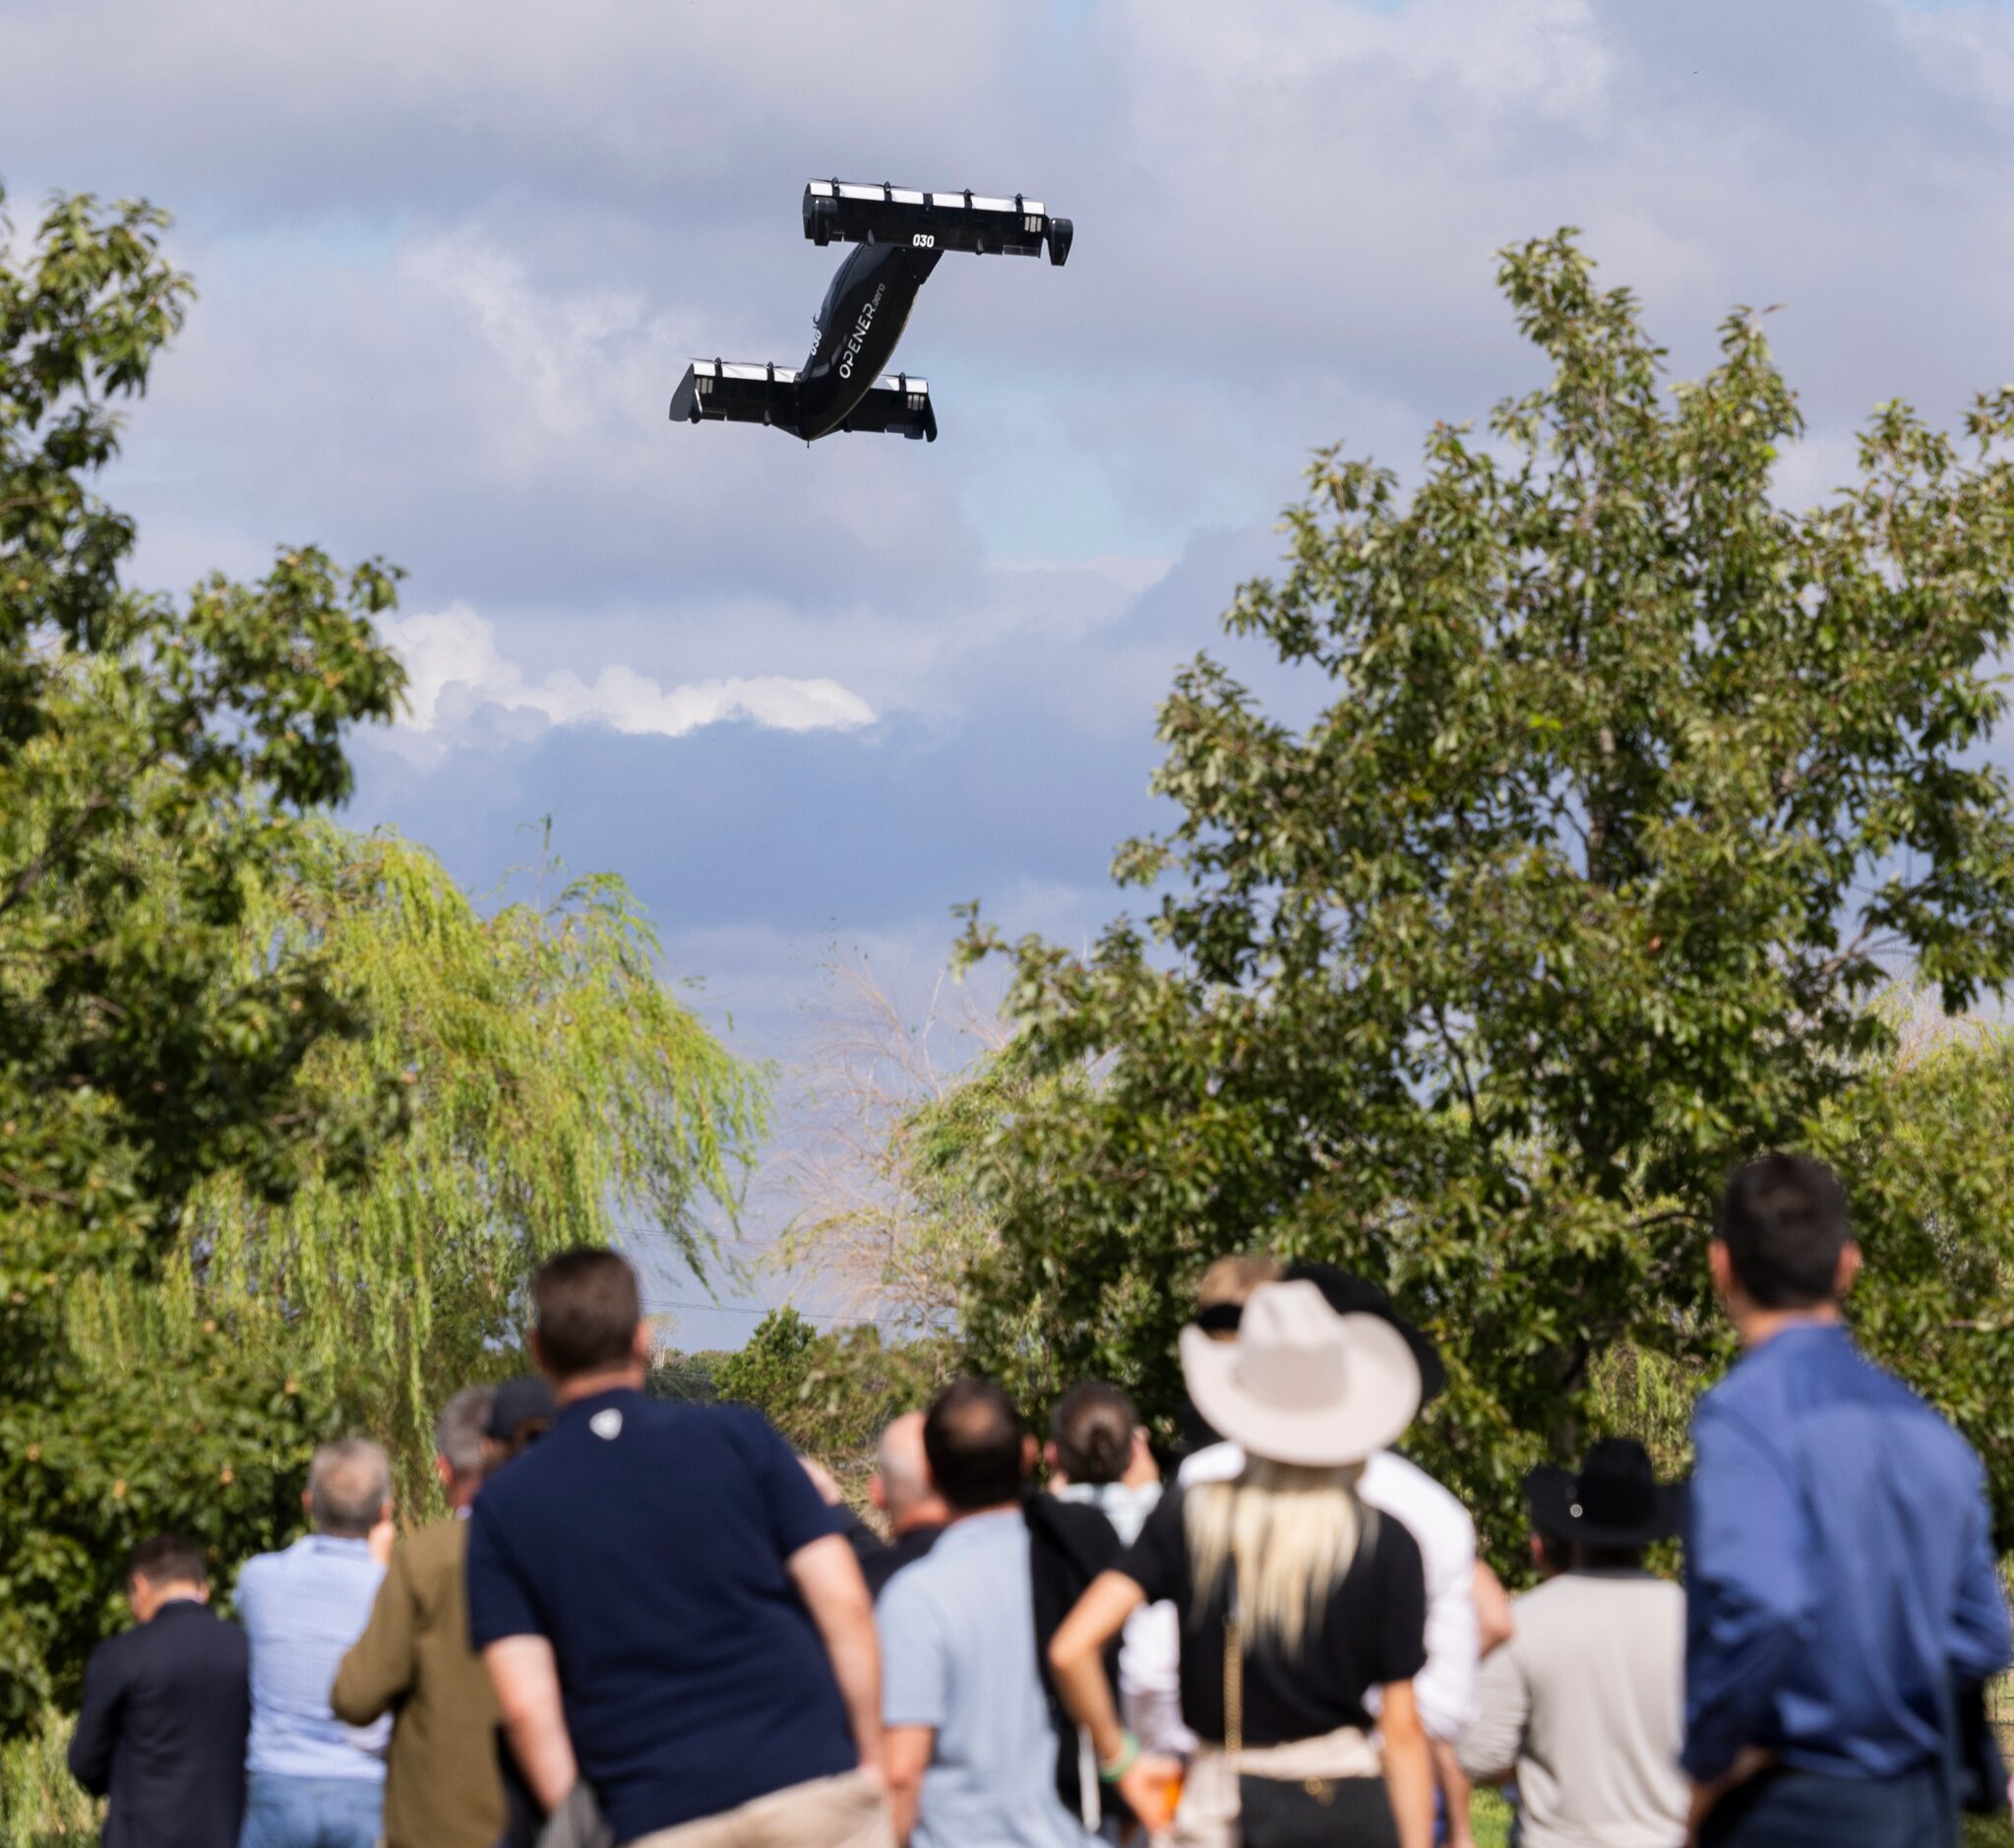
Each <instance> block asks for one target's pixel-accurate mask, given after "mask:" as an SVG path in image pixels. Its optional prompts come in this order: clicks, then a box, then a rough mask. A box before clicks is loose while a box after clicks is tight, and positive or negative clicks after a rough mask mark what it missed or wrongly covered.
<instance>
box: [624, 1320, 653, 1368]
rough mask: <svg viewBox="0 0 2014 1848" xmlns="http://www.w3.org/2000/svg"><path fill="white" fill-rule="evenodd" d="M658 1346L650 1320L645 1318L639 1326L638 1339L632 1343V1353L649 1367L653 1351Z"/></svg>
mask: <svg viewBox="0 0 2014 1848" xmlns="http://www.w3.org/2000/svg"><path fill="white" fill-rule="evenodd" d="M656 1345H657V1341H656V1337H655V1335H654V1334H653V1333H652V1331H651V1327H650V1319H649V1317H647V1316H645V1317H644V1318H643V1320H642V1321H641V1322H640V1323H638V1324H637V1338H636V1339H635V1340H634V1341H632V1342H631V1343H630V1352H631V1353H632V1354H634V1355H635V1356H636V1357H637V1359H638V1360H640V1361H641V1362H642V1363H643V1365H644V1366H646V1367H647V1366H649V1364H650V1354H651V1350H652V1349H653V1348H655V1347H656Z"/></svg>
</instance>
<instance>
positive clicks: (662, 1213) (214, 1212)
mask: <svg viewBox="0 0 2014 1848" xmlns="http://www.w3.org/2000/svg"><path fill="white" fill-rule="evenodd" d="M545 870H546V871H548V872H550V871H551V870H552V869H551V868H550V867H548V868H547V869H545ZM310 947H312V948H313V949H314V950H315V952H316V953H317V954H319V955H321V956H322V957H323V958H324V959H325V960H326V963H327V965H328V967H329V968H330V970H331V971H332V973H333V974H334V975H335V976H336V978H337V979H338V980H339V981H340V983H341V984H342V987H343V990H344V992H345V993H346V994H347V995H349V996H350V997H351V998H352V1000H353V1003H354V1005H355V1006H356V1007H357V1008H358V1009H359V1011H360V1013H361V1016H362V1017H363V1019H364V1021H365V1022H366V1026H365V1030H364V1031H363V1033H362V1034H361V1035H359V1036H358V1037H356V1038H353V1039H345V1040H340V1041H328V1042H325V1043H324V1044H323V1045H322V1046H320V1047H318V1048H317V1050H316V1052H315V1053H314V1055H313V1056H312V1058H311V1060H310V1062H309V1070H308V1074H307V1076H308V1078H309V1079H310V1080H311V1081H312V1082H314V1083H315V1085H316V1086H317V1088H318V1089H319V1090H320V1091H321V1092H322V1093H323V1094H325V1095H327V1096H330V1097H332V1098H335V1099H337V1100H352V1099H362V1098H367V1097H369V1096H371V1095H373V1094H375V1093H376V1092H377V1091H379V1090H380V1089H382V1088H383V1087H384V1086H386V1085H388V1084H397V1085H399V1086H400V1087H402V1089H403V1090H404V1093H405V1096H406V1099H407V1102H408V1104H409V1112H408V1114H409V1117H410V1126H409V1128H408V1129H407V1131H406V1132H405V1134H404V1135H403V1136H402V1137H401V1138H400V1139H399V1140H397V1143H395V1144H394V1145H392V1146H391V1147H389V1148H387V1149H386V1150H385V1151H384V1152H383V1153H382V1154H381V1155H380V1157H379V1159H378V1160H377V1161H376V1162H375V1163H374V1164H373V1165H372V1169H371V1172H370V1174H369V1175H368V1176H367V1177H365V1178H364V1179H362V1180H361V1181H351V1180H348V1179H346V1178H345V1177H343V1176H341V1175H339V1174H336V1173H333V1172H327V1171H324V1170H322V1169H319V1168H311V1169H310V1171H309V1172H308V1174H307V1176H306V1178H305V1180H304V1182H303V1185H302V1186H301V1187H300V1188H299V1189H298V1190H297V1191H296V1192H295V1193H294V1194H293V1195H292V1196H291V1197H290V1198H289V1199H288V1200H286V1201H283V1202H278V1203H274V1202H270V1201H264V1200H262V1199H261V1198H260V1197H259V1196H258V1194H257V1193H256V1192H255V1191H254V1190H252V1189H251V1188H249V1187H248V1186H246V1185H245V1183H244V1181H243V1179H242V1177H240V1176H239V1175H237V1174H225V1175H219V1176H217V1177H215V1178H214V1180H212V1181H211V1182H209V1183H207V1184H206V1185H205V1186H204V1187H203V1188H201V1189H200V1190H198V1192H197V1193H196V1194H195V1195H194V1196H192V1198H191V1201H190V1205H189V1209H188V1212H187V1214H186V1223H185V1229H184V1232H183V1235H182V1236H181V1237H180V1238H179V1239H178V1241H177V1243H176V1245H175V1247H174V1249H173V1251H172V1254H171V1255H170V1257H169V1259H168V1260H167V1262H166V1263H164V1264H163V1265H162V1266H161V1267H160V1270H159V1273H158V1275H157V1277H155V1278H153V1279H150V1280H148V1281H147V1282H145V1283H141V1284H135V1283H132V1282H129V1281H127V1280H126V1279H123V1278H118V1277H114V1278H108V1279H95V1280H93V1281H92V1283H91V1284H90V1285H88V1286H87V1287H85V1288H84V1289H82V1290H80V1291H79V1292H78V1293H77V1294H76V1296H75V1297H74V1299H73V1303H72V1308H71V1314H70V1327H71V1331H72V1339H73V1342H74V1343H75V1344H76V1345H77V1347H78V1348H79V1349H80V1351H82V1352H84V1353H86V1354H88V1355H90V1356H91V1357H92V1359H94V1360H96V1361H99V1362H101V1363H102V1364H104V1365H106V1366H119V1367H132V1366H136V1365H146V1364H148V1363H149V1361H150V1360H151V1359H152V1358H153V1356H155V1355H159V1354H162V1353H168V1354H173V1353H178V1352H181V1351H183V1350H184V1348H185V1347H186V1345H187V1344H188V1343H189V1341H190V1340H191V1339H192V1338H193V1337H194V1336H195V1335H196V1334H197V1333H199V1332H200V1331H201V1329H202V1328H203V1327H204V1326H205V1325H206V1324H217V1325H220V1326H222V1327H224V1328H227V1329H228V1330H229V1331H230V1334H231V1338H232V1341H233V1344H234V1345H235V1346H236V1347H238V1348H239V1349H240V1350H241V1351H244V1352H246V1353H248V1354H256V1355H260V1356H264V1357H266V1359H267V1360H268V1362H269V1366H270V1370H271V1371H273V1372H275V1374H277V1375H279V1376H281V1377H292V1378H293V1379H295V1380H296V1381H300V1380H303V1379H312V1380H314V1381H315V1382H316V1393H317V1398H318V1402H321V1403H326V1404H332V1405H334V1406H336V1407H338V1408H339V1409H340V1411H341V1414H342V1416H343V1418H344V1419H345V1420H346V1421H347V1422H348V1423H349V1424H350V1425H351V1426H353V1427H356V1428H360V1429H363V1430H367V1431H369V1432H371V1433H372V1434H374V1435H375V1436H377V1437H379V1438H381V1439H383V1440H385V1441H386V1442H387V1443H389V1444H391V1445H392V1447H393V1448H394V1450H395V1453H396V1454H397V1457H398V1459H399V1461H400V1463H401V1465H402V1467H401V1471H400V1477H401V1483H402V1485H403V1489H404V1493H405V1495H406V1497H407V1499H408V1502H417V1503H420V1504H422V1505H424V1502H425V1501H426V1499H427V1498H430V1496H431V1493H432V1484H431V1475H430V1469H429V1463H430V1459H431V1456H432V1440H431V1430H432V1420H433V1415H434V1413H435V1411H437V1410H438V1408H439V1406H440V1403H441V1401H442V1400H443V1399H445V1398H446V1397H447V1396H448V1394H449V1393H451V1392H453V1391H455V1390H456V1389H457V1388H458V1387H459V1386H464V1385H466V1384H468V1383H469V1381H471V1380H473V1379H478V1378H487V1377H494V1376H498V1375H500V1374H504V1373H509V1372H514V1371H521V1370H522V1369H523V1367H524V1365H525V1361H524V1357H523V1352H522V1346H521V1328H522V1324H523V1316H524V1310H525V1298H524V1291H525V1285H526V1282H527V1280H528V1278H529V1276H530V1274H531V1271H532V1270H533V1268H535V1266H536V1265H537V1263H538V1262H539V1261H540V1260H541V1259H543V1258H545V1257H548V1256H550V1255H551V1254H552V1253H553V1252H555V1251H558V1250H561V1249H563V1248H565V1247H566V1246H569V1245H575V1244H602V1243H612V1242H615V1241H617V1240H619V1239H621V1238H622V1237H623V1235H624V1233H625V1232H626V1231H628V1230H630V1229H632V1228H641V1229H642V1231H643V1232H644V1233H645V1234H647V1236H645V1237H640V1238H638V1239H636V1240H634V1241H633V1249H634V1255H635V1256H637V1257H638V1259H639V1260H640V1262H641V1263H643V1264H644V1265H645V1267H646V1269H647V1267H648V1265H649V1264H650V1263H651V1262H652V1261H653V1258H654V1259H657V1260H664V1261H675V1262H677V1263H679V1264H680V1265H681V1267H682V1268H684V1269H687V1270H690V1271H692V1272H695V1273H701V1274H703V1271H704V1268H705V1265H706V1263H708V1262H709V1260H710V1259H711V1257H712V1256H713V1252H714V1240H713V1235H712V1233H711V1231H710V1230H709V1229H708V1225H707V1221H706V1219H705V1218H704V1216H703V1209H704V1208H705V1207H707V1206H708V1205H710V1206H712V1207H713V1208H715V1209H716V1210H721V1211H726V1212H732V1210H733V1209H734V1206H735V1204H736V1201H737V1200H738V1198H739V1192H740V1183H741V1177H742V1174H743V1172H744V1170H745V1169H746V1167H747V1165H748V1163H749V1162H750V1160H751V1159H752V1156H753V1150H754V1148H755V1145H756V1144H757V1142H759V1141H760V1140H761V1137H762V1135H763V1128H764V1123H765V1104H764V1095H763V1080H762V1077H761V1075H760V1074H759V1073H758V1072H756V1071H755V1070H753V1069H752V1068H750V1067H748V1066H745V1065H744V1064H742V1063H741V1062H740V1061H739V1060H737V1059H735V1058H734V1057H733V1056H732V1055H730V1054H729V1053H728V1052H727V1051H726V1050H725V1048H723V1047H722V1046H721V1045H720V1043H719V1042H718V1041H717V1040H716V1039H715V1038H714V1037H713V1036H712V1034H711V1033H710V1032H709V1031H708V1030H707V1029H706V1027H705V1026H704V1025H703V1024H702V1022H701V1021H700V1020H699V1018H698V1017H697V1016H695V1015H694V1014H693V1013H692V1011H691V1010H690V1009H688V1008H686V1007H685V1006H683V1005H682V1004H681V1003H680V1002H679V1001H678V999H677V998H676V997H675V996H674V995H673V994H672V993H671V991H670V990H668V989H667V988H666V987H665V986H664V984H663V982H662V981H661V980H660V979H659V977H658V974H657V971H656V967H655V963H656V958H657V955H658V944H657V940H656V938H655V936H654V935H653V934H652V932H651V931H650V929H649V926H648V924H647V923H646V922H645V920H644V919H643V918H642V916H641V913H640V912H639V911H638V909H637V907H636V904H635V901H634V899H633V898H632V897H631V894H630V893H629V890H628V888H627V887H626V886H625V885H624V884H623V883H622V881H621V880H620V879H617V878H615V877H614V876H612V875H597V876H594V877H591V878H586V879H580V880H575V881H571V882H568V883H567V884H565V885H564V887H563V888H562V889H561V890H560V891H559V892H558V893H557V894H556V895H555V896H554V897H553V898H552V899H551V900H550V901H539V900H537V899H536V898H534V899H532V900H527V901H523V902H517V903H508V904H502V905H499V906H496V907H493V908H490V909H483V908H480V907H478V906H477V905H476V904H474V903H473V902H472V901H471V900H470V899H469V897H468V896H467V894H465V893H462V892H461V891H460V890H459V888H458V887H457V886H456V885H455V883H454V882H453V881H452V880H451V879H449V877H448V876H447V874H446V872H445V871H444V870H443V869H442V867H441V866H440V864H439V862H438V861H437V860H436V859H435V858H434V857H433V855H432V854H430V853H429V852H427V851H426V850H425V849H424V848H422V847H419V846H416V845H414V844H412V843H411V842H409V841H405V840H402V839H399V838H398V837H397V836H396V835H390V834H377V835H373V836H370V837H369V838H363V839H360V838H358V837H357V836H355V835H352V834H347V833H345V832H342V831H340V830H338V829H336V828H333V827H331V826H329V825H327V824H326V823H325V824H316V825H313V826H310V827H307V828H304V829H303V830H302V831H301V833H300V836H299V838H298V840H297V842H296V847H295V852H294V854H293V856H292V858H291V861H290V864H289V867H288V869H287V877H286V879H285V880H284V881H283V882H281V883H276V884H275V885H273V886H272V887H269V888H266V889H263V890H261V891H259V892H258V893H256V894H255V896H254V898H253V901H252V903H251V905H250V907H249V909H248V912H247V917H246V921H245V928H244V931H243V933H242V935H241V938H240V955H242V956H243V957H244V958H245V959H247V960H250V959H254V958H257V957H264V956H267V955H272V954H273V953H274V951H275V948H277V949H278V950H279V951H280V953H281V954H292V953H296V952H301V953H304V952H306V951H307V950H308V949H309V948H310Z"/></svg>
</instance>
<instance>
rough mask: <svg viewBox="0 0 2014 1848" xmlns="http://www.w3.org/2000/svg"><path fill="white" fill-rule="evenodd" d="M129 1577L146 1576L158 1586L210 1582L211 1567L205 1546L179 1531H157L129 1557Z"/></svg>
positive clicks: (145, 1577) (127, 1570) (205, 1583)
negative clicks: (205, 1554) (202, 1546)
mask: <svg viewBox="0 0 2014 1848" xmlns="http://www.w3.org/2000/svg"><path fill="white" fill-rule="evenodd" d="M126 1576H127V1577H128V1578H129V1579H132V1578H144V1579H145V1580H146V1581H147V1582H148V1583H149V1584H150V1585H153V1586H154V1587H155V1588H156V1589H158V1588H159V1587H161V1586H163V1585H207V1584H209V1582H210V1566H209V1564H208V1562H207V1561H206V1560H205V1559H204V1557H203V1549H202V1548H201V1547H200V1546H198V1545H197V1544H196V1542H195V1541H193V1540H189V1539H185V1538H184V1537H183V1536H182V1535H181V1534H178V1533H157V1534H155V1535H154V1536H153V1539H152V1540H143V1541H141V1543H140V1544H139V1545H138V1546H137V1547H135V1548H134V1549H133V1551H132V1552H131V1553H129V1554H128V1555H127V1556H126Z"/></svg>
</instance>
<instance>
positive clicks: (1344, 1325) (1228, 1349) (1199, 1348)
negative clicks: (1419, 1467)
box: [1182, 1281, 1420, 1468]
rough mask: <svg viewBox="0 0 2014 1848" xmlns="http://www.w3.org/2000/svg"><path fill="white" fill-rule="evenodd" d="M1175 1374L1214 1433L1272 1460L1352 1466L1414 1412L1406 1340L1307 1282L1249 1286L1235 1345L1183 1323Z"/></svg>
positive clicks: (1415, 1385)
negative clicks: (1342, 1310) (1337, 1305)
mask: <svg viewBox="0 0 2014 1848" xmlns="http://www.w3.org/2000/svg"><path fill="white" fill-rule="evenodd" d="M1182 1377H1183V1379H1184V1380H1185V1381H1187V1382H1188V1384H1189V1396H1190V1398H1191V1399H1192V1400H1194V1402H1195V1408H1196V1410H1197V1411H1199V1412H1200V1413H1201V1414H1202V1415H1203V1417H1204V1418H1206V1419H1207V1420H1208V1421H1209V1422H1210V1424H1211V1425H1212V1426H1213V1427H1214V1428H1215V1429H1216V1430H1218V1431H1219V1432H1221V1433H1222V1434H1223V1435H1224V1436H1225V1437H1227V1438H1232V1439H1235V1440H1236V1441H1237V1442H1238V1443H1240V1444H1242V1445H1243V1446H1244V1447H1245V1448H1246V1449H1247V1451H1248V1452H1250V1453H1251V1455H1253V1456H1260V1457H1265V1458H1267V1459H1268V1460H1270V1461H1272V1462H1276V1463H1303V1464H1307V1465H1309V1466H1311V1467H1313V1468H1334V1467H1336V1466H1338V1465H1340V1464H1343V1463H1361V1462H1362V1461H1363V1460H1364V1459H1365V1458H1366V1457H1367V1456H1369V1455H1371V1453H1372V1452H1373V1450H1381V1449H1383V1448H1384V1447H1385V1446H1386V1445H1387V1444H1389V1443H1391V1442H1392V1440H1393V1439H1394V1438H1396V1437H1397V1436H1398V1435H1399V1433H1400V1432H1402V1431H1403V1430H1405V1428H1406V1427H1407V1426H1408V1425H1409V1424H1411V1423H1412V1422H1413V1414H1414V1413H1415V1412H1417V1411H1418V1410H1419V1409H1420V1363H1419V1362H1418V1361H1417V1360H1415V1359H1414V1358H1413V1350H1412V1349H1411V1348H1410V1347H1408V1346H1407V1345H1406V1337H1405V1336H1404V1335H1403V1334H1401V1333H1400V1332H1399V1331H1398V1330H1397V1329H1396V1328H1394V1327H1393V1326H1392V1325H1391V1324H1390V1323H1388V1322H1386V1321H1385V1320H1384V1319H1383V1318H1382V1317H1380V1316H1371V1315H1360V1316H1339V1315H1337V1314H1336V1312H1335V1311H1334V1310H1332V1309H1331V1308H1330V1307H1329V1306H1328V1303H1327V1302H1326V1300H1324V1298H1323V1296H1322V1294H1321V1291H1320V1290H1319V1289H1318V1288H1317V1287H1316V1286H1315V1285H1314V1284H1312V1283H1307V1282H1298V1281H1297V1282H1293V1283H1266V1284H1261V1285H1260V1286H1259V1288H1257V1289H1255V1290H1253V1291H1252V1293H1251V1301H1250V1302H1248V1303H1247V1304H1246V1305H1245V1316H1244V1319H1243V1321H1241V1322H1240V1324H1239V1326H1238V1338H1237V1340H1235V1341H1213V1340H1211V1339H1210V1337H1209V1336H1208V1335H1207V1334H1205V1333H1204V1332H1203V1331H1202V1329H1200V1328H1196V1327H1188V1328H1184V1329H1183V1331H1182Z"/></svg>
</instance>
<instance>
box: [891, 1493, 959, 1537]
mask: <svg viewBox="0 0 2014 1848" xmlns="http://www.w3.org/2000/svg"><path fill="white" fill-rule="evenodd" d="M950 1521H951V1510H950V1509H947V1508H946V1507H945V1505H944V1504H943V1503H942V1502H926V1503H924V1505H923V1506H922V1507H921V1508H912V1509H904V1510H903V1511H902V1513H900V1514H898V1515H896V1516H895V1517H894V1518H893V1519H891V1520H890V1521H889V1522H888V1526H889V1528H890V1529H891V1530H892V1531H893V1533H894V1536H895V1538H896V1539H897V1540H899V1539H901V1537H902V1536H903V1535H904V1534H905V1533H914V1532H916V1530H917V1529H918V1528H920V1527H947V1526H949V1525H950Z"/></svg>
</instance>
